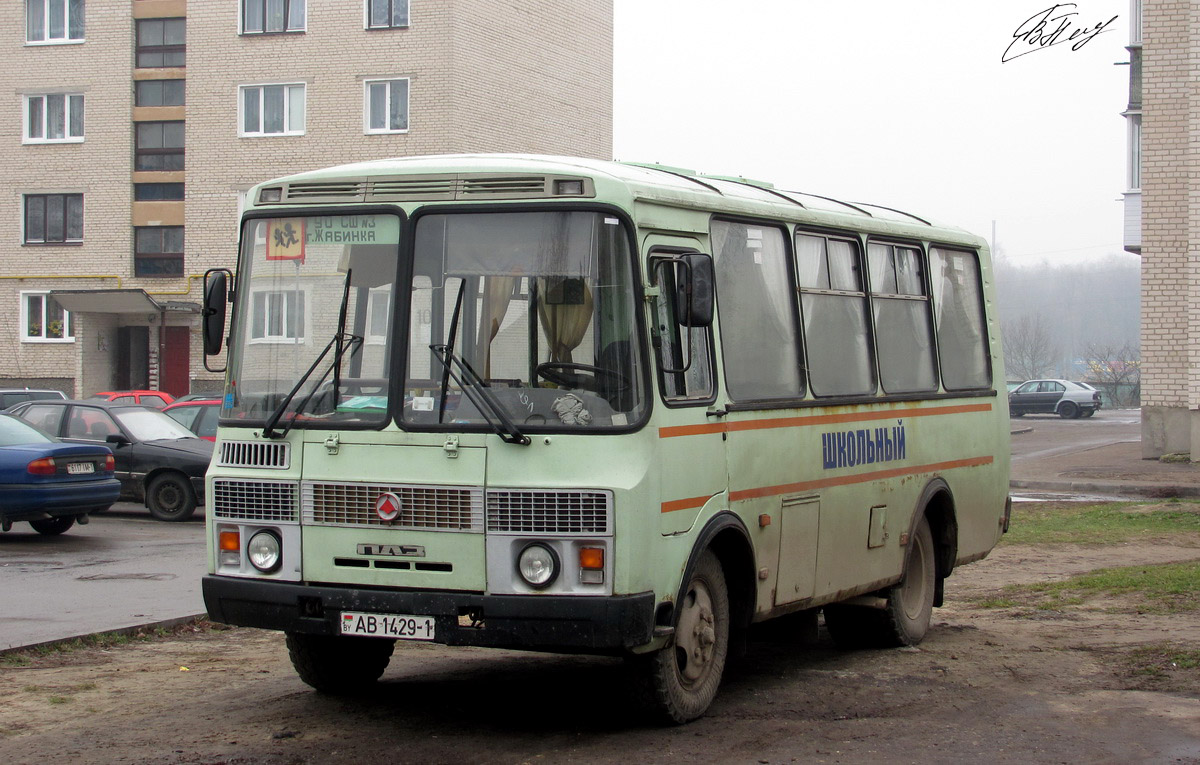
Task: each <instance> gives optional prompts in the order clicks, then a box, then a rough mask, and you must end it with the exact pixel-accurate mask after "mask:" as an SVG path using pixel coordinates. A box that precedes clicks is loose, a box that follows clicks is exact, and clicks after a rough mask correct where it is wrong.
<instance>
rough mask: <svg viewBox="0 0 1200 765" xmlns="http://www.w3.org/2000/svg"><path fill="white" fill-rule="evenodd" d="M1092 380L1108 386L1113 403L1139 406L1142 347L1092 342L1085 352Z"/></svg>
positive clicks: (1089, 376) (1132, 344)
mask: <svg viewBox="0 0 1200 765" xmlns="http://www.w3.org/2000/svg"><path fill="white" fill-rule="evenodd" d="M1083 361H1084V363H1085V364H1086V365H1087V370H1088V380H1089V381H1090V382H1092V383H1095V384H1097V387H1099V388H1101V389H1103V390H1104V392H1105V394H1106V396H1107V398H1108V401H1109V402H1110V403H1111V404H1112V405H1113V406H1137V405H1138V404H1139V402H1140V401H1141V392H1142V367H1141V349H1140V348H1139V347H1138V345H1137V343H1125V344H1124V345H1115V344H1104V343H1088V345H1087V347H1086V348H1085V349H1084V352H1083Z"/></svg>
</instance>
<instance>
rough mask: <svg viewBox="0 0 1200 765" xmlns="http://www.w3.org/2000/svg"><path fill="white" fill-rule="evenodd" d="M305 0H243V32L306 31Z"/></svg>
mask: <svg viewBox="0 0 1200 765" xmlns="http://www.w3.org/2000/svg"><path fill="white" fill-rule="evenodd" d="M304 2H305V0H242V33H243V34H270V33H274V32H303V31H304V22H305V19H304Z"/></svg>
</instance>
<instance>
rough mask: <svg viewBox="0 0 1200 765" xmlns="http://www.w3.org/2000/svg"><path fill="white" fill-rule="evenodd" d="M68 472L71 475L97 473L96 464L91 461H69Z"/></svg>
mask: <svg viewBox="0 0 1200 765" xmlns="http://www.w3.org/2000/svg"><path fill="white" fill-rule="evenodd" d="M67 472H68V473H70V474H71V475H82V474H83V473H95V472H96V466H95V465H93V464H92V463H90V462H68V463H67Z"/></svg>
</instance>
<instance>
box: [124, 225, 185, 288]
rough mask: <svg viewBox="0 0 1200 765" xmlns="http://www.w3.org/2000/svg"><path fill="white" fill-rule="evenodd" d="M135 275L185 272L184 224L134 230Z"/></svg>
mask: <svg viewBox="0 0 1200 765" xmlns="http://www.w3.org/2000/svg"><path fill="white" fill-rule="evenodd" d="M133 242H134V257H133V275H134V276H180V275H182V274H183V226H145V227H138V228H135V229H134V230H133Z"/></svg>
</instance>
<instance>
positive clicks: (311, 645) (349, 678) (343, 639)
mask: <svg viewBox="0 0 1200 765" xmlns="http://www.w3.org/2000/svg"><path fill="white" fill-rule="evenodd" d="M287 647H288V656H290V657H291V659H292V666H293V667H295V668H296V674H297V675H299V676H300V679H301V680H303V681H304V682H305V683H307V684H309V685H311V686H312V687H313V688H316V689H317V690H318V691H320V692H321V693H327V694H330V695H333V696H341V695H347V694H354V693H361V692H362V691H364V690H366V689H368V688H370V687H371V686H372V685H374V684H375V681H376V680H378V679H379V676H380V675H382V674H383V671H384V670H385V669H387V665H388V662H389V661H391V658H392V651H393V650H394V649H395V647H396V641H394V640H388V639H386V638H373V637H350V636H346V635H305V634H303V633H299V632H288V633H287Z"/></svg>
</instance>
